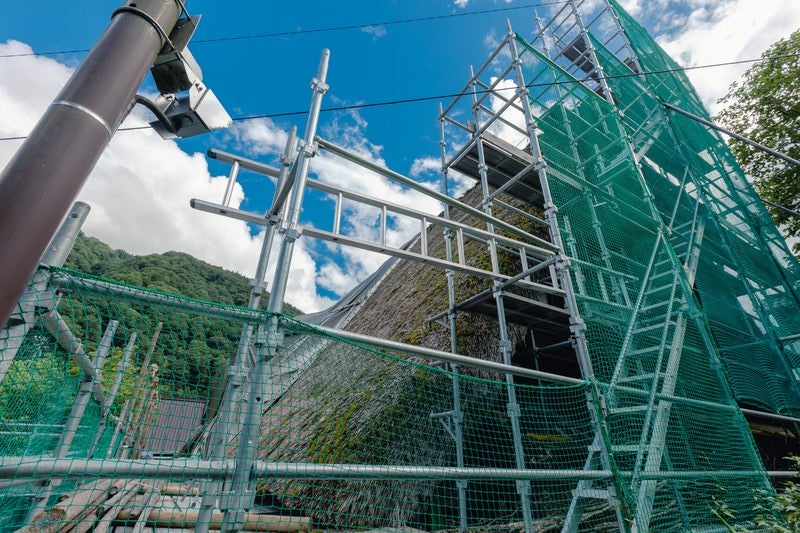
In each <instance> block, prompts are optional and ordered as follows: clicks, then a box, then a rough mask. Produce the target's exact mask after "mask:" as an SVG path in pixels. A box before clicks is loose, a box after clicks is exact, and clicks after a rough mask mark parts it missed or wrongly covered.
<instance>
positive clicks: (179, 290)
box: [65, 234, 301, 316]
mask: <svg viewBox="0 0 800 533" xmlns="http://www.w3.org/2000/svg"><path fill="white" fill-rule="evenodd" d="M255 260H256V258H253V261H255ZM65 266H66V267H67V268H72V269H74V270H79V271H81V272H86V273H87V274H94V275H97V276H102V277H104V278H108V279H113V280H115V281H122V282H125V283H130V284H132V285H139V286H141V287H146V288H150V289H156V290H159V291H163V292H168V293H171V294H180V295H182V296H188V297H190V298H199V299H202V300H210V301H213V302H218V303H224V304H232V305H242V306H244V305H247V300H248V296H249V294H250V285H249V281H248V279H247V278H245V277H244V276H242V275H240V274H237V273H235V272H231V271H229V270H225V269H224V268H220V267H218V266H214V265H210V264H208V263H206V262H204V261H201V260H199V259H196V258H194V257H192V256H191V255H189V254H185V253H180V252H166V253H163V254H152V255H144V256H138V255H132V254H129V253H127V252H125V251H123V250H113V249H112V248H111V247H109V246H108V245H107V244H105V243H103V242H102V241H100V240H98V239H95V238H94V237H87V236H85V235H83V234H81V235H80V236H78V239H77V241H76V242H75V247H74V248H73V249H72V252H71V253H70V255H69V258H68V259H67V262H66V264H65ZM268 300H269V293H266V294H265V296H264V297H263V298H262V299H261V305H262V307H264V308H266V303H267V301H268ZM284 312H285V313H286V314H287V315H291V316H295V315H299V314H300V313H301V312H300V311H299V310H298V309H296V308H294V307H292V306H291V305H288V304H287V305H286V306H285V308H284Z"/></svg>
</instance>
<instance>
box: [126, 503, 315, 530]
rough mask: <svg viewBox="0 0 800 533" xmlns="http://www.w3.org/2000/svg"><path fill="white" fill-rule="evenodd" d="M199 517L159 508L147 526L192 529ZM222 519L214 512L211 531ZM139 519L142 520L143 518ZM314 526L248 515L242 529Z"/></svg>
mask: <svg viewBox="0 0 800 533" xmlns="http://www.w3.org/2000/svg"><path fill="white" fill-rule="evenodd" d="M142 516H143V515H142ZM197 517H198V511H197V510H188V511H178V510H170V509H158V508H157V509H152V510H151V511H150V513H149V514H148V516H147V525H149V526H153V527H168V528H173V527H177V528H186V527H189V528H192V527H194V526H195V525H196V524H197ZM222 517H223V514H222V513H221V512H220V511H214V512H213V514H212V516H211V523H210V524H209V529H216V530H218V529H220V527H221V526H222ZM118 518H119V519H121V520H126V519H129V518H132V516H129V515H128V514H127V511H126V510H124V509H123V510H122V511H121V512H120V513H119V515H118ZM139 519H140V520H141V517H140V518H139ZM137 525H138V524H137ZM312 525H313V523H312V520H311V518H308V517H302V516H276V515H259V514H254V513H247V514H245V521H244V525H243V526H242V529H243V530H245V531H278V532H285V533H294V532H298V531H311V528H312ZM133 533H140V531H134V532H133Z"/></svg>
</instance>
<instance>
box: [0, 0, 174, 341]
mask: <svg viewBox="0 0 800 533" xmlns="http://www.w3.org/2000/svg"><path fill="white" fill-rule="evenodd" d="M181 11H182V5H181V2H179V0H136V1H129V2H126V3H125V4H124V5H122V6H120V7H119V8H117V9H116V10H115V11H114V13H113V15H112V18H111V23H110V24H109V26H108V28H107V29H106V31H105V32H104V33H103V35H102V36H101V37H100V39H99V40H98V41H97V43H96V44H95V45H94V47H93V48H92V50H91V51H90V52H89V54H88V55H87V56H86V59H85V60H84V61H83V63H82V64H81V66H80V67H79V68H78V70H76V71H75V73H74V74H73V75H72V78H70V80H69V81H68V82H67V84H66V85H65V86H64V88H63V89H62V90H61V92H60V93H59V94H58V96H56V99H55V100H54V101H53V103H52V104H50V107H49V108H48V109H47V111H46V112H45V114H44V116H43V117H42V118H41V119H40V120H39V123H38V124H37V125H36V127H35V128H34V129H33V131H32V132H31V133H30V135H29V136H28V138H27V140H26V141H25V142H24V144H23V145H22V146H21V147H20V149H19V150H18V151H17V153H16V154H15V155H14V157H13V158H12V159H11V161H10V162H9V163H8V165H7V166H6V168H5V169H4V170H3V172H2V174H0V326H2V325H3V324H5V323H6V321H7V319H8V318H9V316H10V315H11V314H12V313H13V312H14V309H15V306H16V305H17V299H18V298H19V296H20V295H21V294H22V291H23V290H24V289H25V286H26V285H27V284H28V280H29V279H30V277H31V275H32V274H33V272H34V270H35V268H36V266H37V264H38V262H39V259H40V257H41V256H42V253H43V252H44V250H45V249H46V248H47V245H48V243H49V242H50V239H51V238H52V236H53V234H54V233H55V232H56V229H57V228H58V226H59V224H60V223H61V220H62V219H63V218H64V216H65V215H66V214H67V212H68V211H69V209H70V206H71V205H72V203H73V201H74V200H75V197H76V196H77V194H78V192H79V191H80V189H81V187H82V186H83V184H84V182H85V181H86V178H87V176H88V175H89V173H90V172H91V171H92V169H93V168H94V165H95V163H96V162H97V159H98V158H99V157H100V154H102V153H103V150H104V149H105V147H106V145H107V144H108V143H109V141H110V140H111V138H112V137H113V135H114V132H116V130H117V128H118V127H119V125H120V123H121V122H122V120H123V119H124V118H125V116H126V115H127V114H128V112H129V111H130V109H131V107H132V105H133V101H134V96H135V95H136V91H137V90H138V89H139V86H140V85H141V83H142V80H143V79H144V76H145V75H146V74H147V72H148V70H149V69H150V67H151V66H152V65H153V61H154V59H155V58H156V56H157V54H158V52H159V51H160V50H161V48H162V46H163V45H164V44H165V43H166V42H167V41H168V37H167V36H168V35H169V34H170V32H172V29H173V28H174V26H175V23H176V22H177V21H178V18H179V17H180V15H181Z"/></svg>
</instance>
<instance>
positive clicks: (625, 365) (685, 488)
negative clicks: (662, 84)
mask: <svg viewBox="0 0 800 533" xmlns="http://www.w3.org/2000/svg"><path fill="white" fill-rule="evenodd" d="M596 46H598V49H599V50H600V49H601V47H599V45H597V44H596ZM517 47H518V49H519V50H520V59H521V62H522V68H523V71H524V76H525V81H526V84H527V86H528V89H529V93H528V94H529V99H530V102H531V105H532V108H533V113H534V115H535V119H536V126H537V128H538V129H539V134H538V135H537V137H538V143H539V145H540V148H541V154H542V156H543V158H544V161H545V163H546V165H547V166H546V170H545V173H546V176H547V183H548V185H549V189H550V191H551V193H552V199H553V203H554V205H555V206H556V207H557V209H558V225H559V229H560V233H561V238H562V240H563V247H564V252H565V253H566V255H567V256H568V257H569V260H570V272H571V281H572V286H573V290H574V292H575V298H576V303H577V306H578V311H579V314H580V316H581V318H582V319H583V321H584V322H585V325H586V331H585V338H586V345H587V348H588V352H589V358H590V362H591V365H592V371H593V374H594V377H595V378H596V379H597V380H598V381H599V382H600V383H601V390H602V393H603V402H604V406H605V409H604V411H603V418H602V420H601V424H600V425H601V426H602V428H601V429H602V431H599V432H598V443H596V444H595V447H594V448H592V449H590V450H589V452H588V453H589V461H593V462H587V465H590V464H591V465H602V464H603V461H602V457H598V456H601V453H602V451H601V450H602V449H605V450H606V451H607V452H608V453H609V454H610V456H611V458H612V459H613V461H614V463H615V464H616V468H618V469H619V470H621V471H623V472H630V473H631V477H629V478H626V479H624V480H623V482H622V489H623V494H622V497H621V499H622V502H626V503H627V506H628V509H629V510H628V513H629V518H630V519H631V520H633V521H635V523H636V525H637V527H638V528H640V529H652V530H658V531H661V530H688V529H695V528H698V527H704V526H708V527H710V526H712V525H713V524H715V523H716V524H718V523H719V521H718V518H717V517H716V515H715V514H714V512H713V511H714V505H717V506H719V507H720V508H722V507H724V508H725V510H726V511H727V512H729V513H730V516H734V517H736V518H735V520H736V521H738V522H739V523H741V524H747V523H752V522H751V521H752V520H753V519H754V517H755V514H756V513H757V505H756V504H755V501H754V499H753V498H754V496H753V495H754V494H757V493H759V492H760V491H768V490H769V483H768V481H767V478H766V475H765V472H764V471H763V467H762V465H761V461H760V459H759V457H758V454H757V452H756V450H755V446H754V444H753V441H752V437H751V435H750V433H749V429H748V426H747V423H746V421H745V419H744V417H743V416H742V415H741V413H740V412H739V411H738V409H737V407H736V406H735V401H734V394H733V391H732V390H731V389H730V388H729V382H728V379H727V375H726V370H725V368H724V367H723V365H722V358H721V356H720V350H718V348H717V342H719V340H718V339H717V337H715V335H714V333H716V331H714V332H713V333H712V329H711V327H710V325H709V320H712V319H719V320H720V321H722V320H724V317H722V316H721V315H716V314H713V313H712V312H708V311H711V309H708V310H706V307H710V305H709V304H711V303H712V302H713V300H714V298H724V297H726V296H730V294H726V293H724V292H722V291H717V292H712V293H710V294H711V295H710V296H709V297H706V296H705V292H704V289H705V288H706V287H704V286H703V285H701V284H700V279H701V278H703V279H704V280H705V279H707V277H710V276H711V275H713V274H711V273H710V272H708V271H706V270H704V269H709V268H711V266H712V265H713V266H715V267H716V266H718V265H716V263H714V261H716V260H717V257H714V256H711V254H708V255H705V249H704V248H703V246H705V245H706V240H705V239H704V240H702V241H700V239H699V238H698V237H697V234H698V231H697V222H692V220H693V219H691V218H690V219H688V220H687V211H688V214H689V215H692V214H693V213H696V212H697V211H698V210H700V209H701V207H702V206H699V202H698V200H697V198H698V194H697V191H696V189H692V190H690V191H686V190H684V191H683V192H681V191H680V190H677V191H675V190H674V189H680V183H677V184H676V182H675V180H674V179H670V177H669V176H665V175H663V174H660V173H653V172H651V169H648V168H647V167H646V165H649V164H651V162H649V161H648V162H647V163H646V165H642V167H641V170H640V166H639V165H637V160H641V161H645V159H646V158H642V154H641V152H643V151H646V149H647V148H649V149H650V150H651V151H650V152H649V153H648V155H649V157H652V158H658V157H663V160H662V161H663V164H664V165H665V166H668V167H669V168H670V169H671V170H673V171H674V172H675V173H676V175H677V176H678V178H679V179H680V176H682V175H683V172H680V173H679V169H686V168H687V165H686V164H684V163H682V162H681V161H680V160H678V158H677V157H675V156H673V155H672V154H673V153H674V152H675V151H676V150H677V147H675V146H671V147H666V148H665V149H664V151H662V152H658V147H656V148H653V147H652V146H649V143H648V142H647V141H646V140H645V141H641V143H640V144H643V145H647V146H646V148H645V149H644V150H643V149H642V148H641V147H640V146H637V144H635V143H633V144H632V143H629V136H636V135H638V134H640V133H641V134H642V135H644V133H642V132H643V131H648V132H649V131H650V129H651V128H653V127H655V124H656V123H657V120H656V119H657V118H658V117H659V116H660V115H662V114H663V113H661V112H660V109H659V107H660V106H658V103H657V101H655V99H654V97H652V96H650V100H651V101H650V102H645V103H643V104H642V108H645V109H640V108H637V107H636V106H632V110H633V111H641V113H640V114H635V113H633V112H632V113H630V114H628V113H625V114H624V117H625V120H624V121H623V119H622V118H621V117H622V115H621V114H620V113H619V112H618V108H617V106H619V107H620V108H625V109H627V108H626V107H625V106H626V103H627V102H628V99H629V98H630V99H633V100H643V99H644V98H646V97H647V94H648V93H647V88H646V87H643V86H641V85H640V82H639V81H638V78H637V77H636V76H633V73H632V72H631V71H630V69H628V67H627V66H625V65H624V64H621V63H620V62H619V61H617V62H616V63H614V61H612V59H613V57H607V56H605V55H604V53H603V51H602V50H600V52H599V56H600V58H601V64H603V65H604V66H605V64H606V62H608V63H609V64H610V67H611V68H610V69H609V71H607V72H606V74H611V73H615V72H617V71H615V70H614V68H617V69H622V68H625V69H628V70H627V76H626V77H625V78H622V77H619V78H614V80H613V83H614V85H613V86H612V91H613V94H614V102H615V104H616V105H614V104H611V103H609V102H608V101H607V100H606V99H605V98H604V97H603V95H604V92H605V91H604V90H603V89H602V88H598V89H597V90H596V91H593V90H591V89H590V88H588V87H587V86H586V85H584V84H582V83H579V82H578V81H577V80H575V79H574V78H573V77H571V76H570V75H569V74H568V73H566V72H565V71H564V70H562V69H561V68H559V67H558V66H557V65H555V64H554V63H552V62H551V61H549V60H548V59H547V58H546V57H545V56H544V55H543V54H542V53H540V52H538V51H536V50H535V49H533V48H532V47H530V46H529V45H528V44H527V43H526V42H525V41H524V40H523V39H521V38H518V39H517ZM609 55H610V54H609ZM609 81H611V80H609ZM626 84H628V85H630V86H632V87H628V86H627V85H626ZM636 84H639V85H636ZM617 85H620V86H622V88H621V90H617ZM626 91H627V92H626ZM647 106H650V107H649V109H647ZM637 121H638V122H637ZM662 127H668V125H664V124H662ZM666 137H667V135H666V133H664V132H659V134H658V135H656V141H658V142H659V143H660V144H659V147H662V145H663V143H665V142H666ZM637 150H638V152H639V153H637ZM653 164H656V163H653ZM661 182H666V185H665V184H662V183H661ZM651 184H652V185H651ZM657 188H661V189H664V188H667V189H673V191H672V192H673V198H672V202H673V203H672V204H669V203H668V202H669V200H668V199H665V198H664V197H663V196H662V194H663V193H662V192H661V191H659V192H658V193H654V192H653V189H657ZM678 199H680V200H681V201H682V202H683V203H682V204H680V205H679V209H676V208H675V205H674V204H675V202H677V201H678ZM684 204H687V205H684ZM688 204H691V205H688ZM676 211H677V214H675V213H676ZM709 226H711V224H709ZM713 229H714V228H711V227H709V229H708V230H707V233H706V239H709V241H710V242H713V240H712V239H713V238H714V236H713ZM681 238H683V239H684V242H683V244H684V247H683V249H680V248H679V244H680V241H681ZM714 246H715V245H712V248H713V247H714ZM687 248H688V249H687ZM697 254H699V258H700V261H701V262H700V263H699V262H698V255H697ZM719 268H723V267H722V266H720V267H719ZM727 277H731V276H730V275H728V276H727ZM695 279H696V280H697V283H693V281H694V280H695ZM720 281H721V280H720V279H719V278H718V279H717V283H719V282H720ZM712 290H713V289H712ZM713 303H716V302H713ZM730 304H733V305H735V306H736V307H741V306H739V305H738V304H737V300H736V298H733V300H732V302H730ZM704 311H706V312H704ZM743 313H745V314H746V311H743ZM746 318H750V316H749V315H748V316H747V317H746ZM746 318H745V317H743V318H742V320H745V319H746ZM728 324H730V323H728ZM730 326H733V327H735V324H730ZM726 331H727V330H726ZM751 331H752V330H751ZM741 336H742V337H743V338H744V337H746V330H744V331H743V332H742V335H741ZM752 340H753V339H752V338H747V339H746V341H745V342H748V343H749V342H751V341H752ZM726 355H727V354H726ZM768 355H769V356H771V357H772V358H773V359H775V354H773V353H769V354H768ZM728 370H729V371H730V372H733V369H728ZM781 370H783V372H781V373H780V374H779V375H778V376H776V378H775V379H776V381H775V383H776V384H777V383H778V382H779V381H781V380H783V381H782V382H784V383H785V381H786V377H787V374H786V372H785V368H784V369H781ZM748 378H749V379H752V376H748ZM734 382H735V381H734ZM790 392H791V388H790V387H787V390H786V391H785V393H784V394H789V393H790ZM601 441H602V442H601ZM603 442H604V443H605V444H604V446H601V445H600V444H602V443H603ZM664 471H668V472H669V474H667V475H666V477H664V478H661V477H660V476H662V475H664V474H663V472H664ZM712 472H727V473H728V474H729V475H730V476H731V477H730V479H727V478H726V479H724V480H723V479H714V477H713V476H710V474H711V473H712ZM715 484H717V485H718V488H716V489H715V488H714V486H715ZM587 487H591V489H597V488H601V489H602V488H603V487H602V485H601V486H600V487H598V483H594V484H592V485H591V486H590V485H587V484H586V483H584V484H583V485H579V486H578V488H577V490H576V497H575V501H576V505H578V507H577V509H578V510H577V511H576V512H575V516H574V517H572V520H574V521H575V522H576V523H577V522H580V526H581V527H583V528H587V529H590V528H591V526H590V525H587V524H586V523H585V522H583V518H584V517H585V512H582V511H581V510H580V507H579V505H580V503H581V500H590V499H593V498H594V499H596V497H597V496H596V495H595V496H591V497H589V496H586V497H582V496H581V494H580V493H581V492H582V490H583V491H584V492H585V491H586V490H588V489H587ZM710 502H715V503H713V504H712V503H710Z"/></svg>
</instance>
